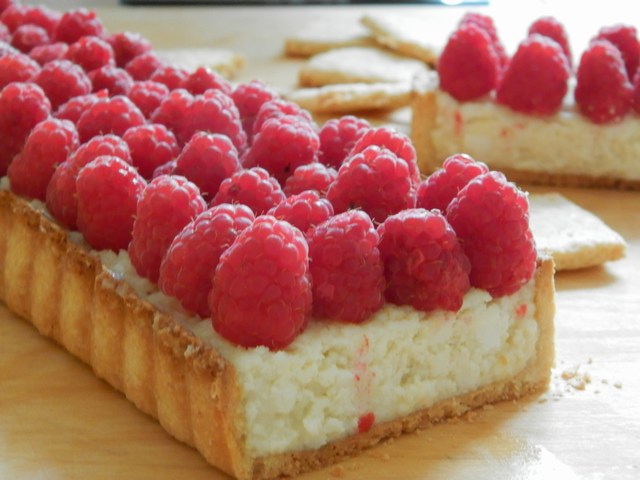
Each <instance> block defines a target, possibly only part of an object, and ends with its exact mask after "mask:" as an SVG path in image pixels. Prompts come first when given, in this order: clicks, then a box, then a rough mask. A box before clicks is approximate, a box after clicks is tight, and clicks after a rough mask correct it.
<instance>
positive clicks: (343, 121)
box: [318, 115, 371, 168]
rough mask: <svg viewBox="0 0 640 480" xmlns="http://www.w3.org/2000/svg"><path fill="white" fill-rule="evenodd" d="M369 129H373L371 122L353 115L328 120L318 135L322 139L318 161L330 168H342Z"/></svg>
mask: <svg viewBox="0 0 640 480" xmlns="http://www.w3.org/2000/svg"><path fill="white" fill-rule="evenodd" d="M369 128H371V125H370V124H369V122H367V121H366V120H365V119H362V118H358V117H354V116H353V115H345V116H343V117H341V118H334V119H331V120H328V121H327V122H326V123H325V124H324V125H323V126H322V128H321V129H320V133H319V134H318V136H319V137H320V155H319V156H318V160H320V162H321V163H324V164H325V165H327V166H328V167H333V168H340V165H342V162H343V161H344V159H345V158H347V155H348V154H349V152H350V151H351V149H352V148H353V146H354V145H355V144H356V141H357V140H358V139H359V138H360V137H361V136H362V134H363V133H364V132H365V130H368V129H369Z"/></svg>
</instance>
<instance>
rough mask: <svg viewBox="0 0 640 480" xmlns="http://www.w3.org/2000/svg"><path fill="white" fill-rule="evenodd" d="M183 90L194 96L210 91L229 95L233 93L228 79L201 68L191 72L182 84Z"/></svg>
mask: <svg viewBox="0 0 640 480" xmlns="http://www.w3.org/2000/svg"><path fill="white" fill-rule="evenodd" d="M182 88H184V89H185V90H187V91H188V92H190V93H191V94H192V95H200V94H202V93H204V92H206V91H207V90H210V89H214V90H220V91H222V92H223V93H225V94H227V95H231V93H232V92H233V87H232V86H231V84H230V83H229V81H228V80H227V79H225V78H224V77H223V76H222V75H220V74H219V73H217V72H214V71H213V70H211V69H209V68H206V67H200V68H198V69H196V70H195V71H193V72H191V73H190V74H189V76H188V77H187V79H186V80H185V81H184V83H183V84H182Z"/></svg>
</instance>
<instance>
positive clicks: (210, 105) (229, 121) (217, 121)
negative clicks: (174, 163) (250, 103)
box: [176, 90, 247, 153]
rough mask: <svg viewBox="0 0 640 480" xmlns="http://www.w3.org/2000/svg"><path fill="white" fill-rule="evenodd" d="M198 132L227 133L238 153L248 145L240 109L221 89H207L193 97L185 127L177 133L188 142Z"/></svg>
mask: <svg viewBox="0 0 640 480" xmlns="http://www.w3.org/2000/svg"><path fill="white" fill-rule="evenodd" d="M196 132H210V133H220V134H222V135H226V136H227V137H229V139H230V140H231V141H232V142H233V145H234V146H235V147H236V149H237V150H238V153H241V152H244V150H245V149H246V147H247V135H246V134H245V133H244V130H242V124H241V123H240V114H239V113H238V109H237V108H236V106H235V104H234V103H233V100H232V99H231V97H230V96H228V95H226V94H225V93H223V92H222V91H220V90H207V91H206V92H205V93H203V94H202V95H196V96H195V97H194V98H193V103H192V104H191V105H190V106H189V110H188V114H187V117H186V119H185V122H184V126H183V129H182V130H181V131H179V132H177V133H176V135H177V136H178V137H181V138H182V141H183V142H185V143H186V142H188V141H189V139H190V138H191V137H192V136H193V134H194V133H196Z"/></svg>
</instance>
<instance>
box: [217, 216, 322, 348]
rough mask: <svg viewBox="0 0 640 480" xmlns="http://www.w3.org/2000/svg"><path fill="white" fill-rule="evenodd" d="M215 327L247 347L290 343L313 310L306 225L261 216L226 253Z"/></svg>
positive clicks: (220, 271)
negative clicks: (303, 232) (303, 227)
mask: <svg viewBox="0 0 640 480" xmlns="http://www.w3.org/2000/svg"><path fill="white" fill-rule="evenodd" d="M209 305H210V306H211V316H212V320H213V328H214V329H215V330H216V331H217V332H218V333H219V334H220V335H222V336H223V337H224V338H226V339H227V340H229V341H231V342H234V343H235V344H237V345H242V346H244V347H255V346H260V345H262V346H265V347H267V348H269V349H272V350H276V349H280V348H284V347H286V346H287V345H289V344H290V343H291V342H292V341H293V340H294V339H295V338H296V337H297V336H298V335H299V334H300V333H301V332H302V331H303V330H304V328H305V327H306V325H307V323H308V321H309V315H310V313H311V280H310V277H309V258H308V247H307V242H306V241H305V238H304V235H303V234H302V232H300V230H298V229H297V228H295V227H292V226H291V225H290V224H288V223H287V222H283V221H281V220H276V219H275V218H273V217H270V216H266V215H265V216H263V217H260V218H257V219H256V220H255V221H254V222H253V224H251V225H250V226H249V227H247V228H245V229H244V230H243V231H242V232H240V234H239V235H238V236H237V238H236V240H235V241H234V242H233V244H232V245H231V246H230V247H229V248H228V249H227V250H226V251H225V252H224V253H223V254H222V256H221V257H220V262H219V264H218V267H217V268H216V271H215V274H214V278H213V289H212V290H211V294H210V297H209Z"/></svg>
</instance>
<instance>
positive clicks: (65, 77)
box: [33, 60, 91, 110]
mask: <svg viewBox="0 0 640 480" xmlns="http://www.w3.org/2000/svg"><path fill="white" fill-rule="evenodd" d="M33 82H34V83H36V84H38V85H40V86H41V87H42V89H43V90H44V92H45V93H46V94H47V97H48V98H49V100H50V101H51V107H52V108H53V109H54V110H56V109H57V108H58V107H59V106H60V105H62V104H63V103H65V102H66V101H68V100H69V99H70V98H73V97H77V96H78V95H86V94H87V93H90V92H91V80H89V77H87V74H86V73H84V70H82V68H81V67H79V66H78V65H76V64H75V63H72V62H70V61H69V60H54V61H52V62H49V63H47V64H46V65H44V66H43V67H42V70H40V72H39V73H38V74H37V75H36V76H35V77H33Z"/></svg>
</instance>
